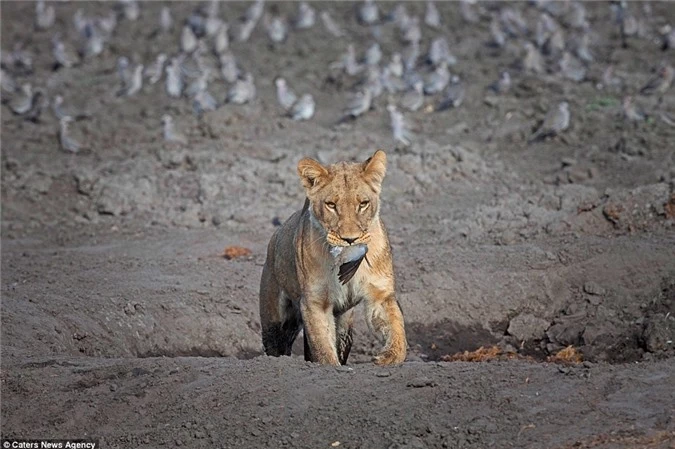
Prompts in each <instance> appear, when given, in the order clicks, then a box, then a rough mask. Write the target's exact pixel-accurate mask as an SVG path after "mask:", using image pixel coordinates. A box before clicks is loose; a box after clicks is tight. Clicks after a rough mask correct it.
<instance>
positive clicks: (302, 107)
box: [289, 94, 315, 120]
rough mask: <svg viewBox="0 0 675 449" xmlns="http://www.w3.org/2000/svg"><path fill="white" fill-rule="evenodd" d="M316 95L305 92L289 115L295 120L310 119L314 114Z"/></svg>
mask: <svg viewBox="0 0 675 449" xmlns="http://www.w3.org/2000/svg"><path fill="white" fill-rule="evenodd" d="M314 108H315V103H314V97H312V95H311V94H303V95H302V96H301V97H300V99H299V100H298V101H297V102H296V103H295V104H294V105H293V106H292V107H291V109H290V111H289V115H290V116H291V118H292V119H293V120H309V119H311V118H312V117H313V116H314Z"/></svg>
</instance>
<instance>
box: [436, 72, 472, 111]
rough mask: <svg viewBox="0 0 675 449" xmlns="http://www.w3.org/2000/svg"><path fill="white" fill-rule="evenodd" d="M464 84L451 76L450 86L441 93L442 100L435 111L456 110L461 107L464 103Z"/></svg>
mask: <svg viewBox="0 0 675 449" xmlns="http://www.w3.org/2000/svg"><path fill="white" fill-rule="evenodd" d="M465 92H466V91H465V89H464V83H462V82H461V81H460V79H459V77H457V76H453V77H452V80H451V82H450V84H449V85H448V87H447V88H446V89H445V92H444V93H443V99H442V100H441V102H440V103H439V104H438V108H436V110H437V111H443V110H445V109H451V108H458V107H460V106H461V105H462V102H463V101H464V94H465Z"/></svg>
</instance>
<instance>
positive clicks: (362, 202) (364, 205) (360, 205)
mask: <svg viewBox="0 0 675 449" xmlns="http://www.w3.org/2000/svg"><path fill="white" fill-rule="evenodd" d="M369 204H370V201H367V200H366V201H361V203H360V204H359V208H361V209H365V208H366V207H368V205H369Z"/></svg>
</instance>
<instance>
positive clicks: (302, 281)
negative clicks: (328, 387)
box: [260, 150, 407, 365]
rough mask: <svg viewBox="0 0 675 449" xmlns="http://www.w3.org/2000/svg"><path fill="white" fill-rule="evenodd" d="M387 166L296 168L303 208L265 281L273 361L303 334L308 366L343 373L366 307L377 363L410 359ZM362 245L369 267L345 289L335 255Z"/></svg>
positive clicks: (376, 159) (271, 250)
mask: <svg viewBox="0 0 675 449" xmlns="http://www.w3.org/2000/svg"><path fill="white" fill-rule="evenodd" d="M386 166H387V156H386V155H385V153H384V151H381V150H380V151H377V152H375V154H374V155H373V156H372V157H371V158H370V159H368V160H367V161H365V162H363V163H353V162H352V163H350V162H340V163H337V164H333V165H330V166H323V165H321V164H320V163H319V162H317V161H315V160H313V159H302V160H301V161H300V162H299V163H298V174H299V175H300V179H301V181H302V184H303V186H304V188H305V192H306V195H307V198H306V199H305V205H304V206H303V208H302V210H300V211H298V212H296V213H294V214H293V215H292V216H291V217H290V218H289V219H288V220H287V221H286V222H285V223H284V224H283V225H282V226H281V227H280V228H279V229H277V230H276V232H275V233H274V235H273V236H272V239H271V240H270V243H269V245H268V247H267V259H266V261H265V266H264V268H263V272H262V278H261V280H260V321H261V323H262V340H263V345H264V347H265V353H266V354H267V355H271V356H280V355H291V347H292V346H293V341H294V340H295V337H296V336H297V335H298V332H300V328H301V327H302V328H304V340H305V360H309V361H313V362H318V363H322V364H327V365H339V364H343V365H344V364H345V363H347V357H348V356H349V351H350V349H351V346H352V324H353V319H354V310H353V307H354V306H355V305H357V304H358V303H359V302H361V300H363V299H365V306H366V316H367V320H368V324H369V327H370V328H371V330H373V331H374V332H376V333H377V334H379V335H381V336H382V337H383V339H384V341H385V346H384V349H383V351H382V352H381V353H380V354H379V355H378V356H377V357H376V358H375V363H377V364H379V365H389V364H394V363H401V362H403V360H404V359H405V356H406V349H407V343H406V338H405V329H404V325H403V315H402V313H401V309H400V307H399V305H398V302H397V301H396V297H395V296H394V270H393V266H392V258H391V247H390V246H389V240H388V238H387V232H386V230H385V228H384V224H383V223H382V221H380V216H379V206H380V204H379V203H380V189H381V185H382V180H383V179H384V175H385V172H386ZM357 244H366V245H367V254H366V256H365V262H364V263H361V264H360V265H357V267H358V268H357V269H356V272H355V273H354V274H353V277H349V276H347V279H348V280H347V281H346V283H345V284H344V285H343V284H342V283H341V282H340V279H338V270H339V267H338V266H336V261H335V260H336V259H335V257H334V254H335V252H336V251H335V250H336V249H337V247H348V246H350V245H357ZM331 250H332V251H333V254H331ZM340 274H341V275H342V273H340ZM343 281H344V279H343Z"/></svg>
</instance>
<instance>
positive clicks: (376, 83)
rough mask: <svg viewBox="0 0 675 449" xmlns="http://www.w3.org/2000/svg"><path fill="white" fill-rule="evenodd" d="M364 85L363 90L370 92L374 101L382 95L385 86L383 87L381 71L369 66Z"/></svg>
mask: <svg viewBox="0 0 675 449" xmlns="http://www.w3.org/2000/svg"><path fill="white" fill-rule="evenodd" d="M362 84H363V88H364V89H366V90H368V91H369V92H370V94H371V96H372V98H373V99H375V98H377V97H379V96H380V95H382V91H383V90H384V86H383V85H382V75H381V74H380V69H379V68H377V67H375V66H368V68H367V69H366V77H365V79H364V80H363V83H362Z"/></svg>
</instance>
